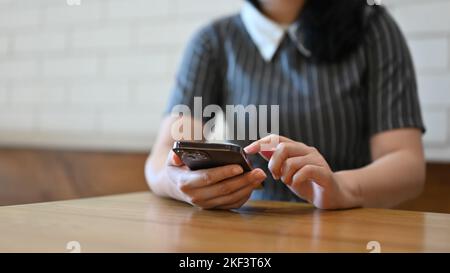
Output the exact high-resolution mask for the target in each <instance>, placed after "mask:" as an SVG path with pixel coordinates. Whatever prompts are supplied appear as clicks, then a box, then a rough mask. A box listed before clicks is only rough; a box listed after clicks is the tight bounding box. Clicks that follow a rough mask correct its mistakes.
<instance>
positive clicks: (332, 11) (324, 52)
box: [248, 0, 379, 62]
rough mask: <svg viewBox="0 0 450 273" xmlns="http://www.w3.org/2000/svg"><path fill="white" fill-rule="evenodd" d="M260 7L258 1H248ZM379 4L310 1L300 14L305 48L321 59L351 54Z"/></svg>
mask: <svg viewBox="0 0 450 273" xmlns="http://www.w3.org/2000/svg"><path fill="white" fill-rule="evenodd" d="M248 1H249V2H251V3H252V4H253V5H254V6H255V7H257V8H258V9H260V4H259V2H258V0H248ZM378 9H379V8H378V7H375V6H372V7H370V8H369V7H367V3H366V0H306V3H305V6H304V8H303V10H302V12H301V14H300V16H299V19H298V20H299V21H300V23H301V28H302V29H303V31H304V34H305V36H304V43H305V47H306V48H308V49H309V50H310V51H311V55H312V56H311V57H312V58H313V59H314V60H315V61H317V62H336V61H339V60H341V59H342V58H344V57H346V56H347V55H348V54H351V53H352V52H353V51H354V50H355V49H356V48H357V47H358V46H359V45H360V43H361V42H362V40H363V37H364V33H365V30H366V27H367V22H368V21H369V18H370V17H371V16H368V14H366V12H368V11H369V10H370V14H371V15H373V14H375V13H376V11H378Z"/></svg>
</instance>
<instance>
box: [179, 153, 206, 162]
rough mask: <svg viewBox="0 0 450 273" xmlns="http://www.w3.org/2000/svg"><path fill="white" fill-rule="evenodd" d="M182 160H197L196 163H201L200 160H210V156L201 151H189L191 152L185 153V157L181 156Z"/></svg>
mask: <svg viewBox="0 0 450 273" xmlns="http://www.w3.org/2000/svg"><path fill="white" fill-rule="evenodd" d="M181 159H182V160H185V159H186V160H190V161H192V160H195V161H199V160H207V159H209V155H208V154H207V153H205V152H201V151H189V152H184V153H183V155H182V156H181Z"/></svg>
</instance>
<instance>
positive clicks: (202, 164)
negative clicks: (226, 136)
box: [172, 141, 253, 172]
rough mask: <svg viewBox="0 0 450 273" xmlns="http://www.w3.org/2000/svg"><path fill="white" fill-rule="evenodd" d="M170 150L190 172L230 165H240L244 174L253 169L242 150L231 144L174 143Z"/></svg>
mask: <svg viewBox="0 0 450 273" xmlns="http://www.w3.org/2000/svg"><path fill="white" fill-rule="evenodd" d="M172 150H173V151H174V153H175V154H177V155H178V157H180V159H181V161H183V163H184V164H185V165H186V166H188V167H189V169H191V170H199V169H208V168H214V167H220V166H225V165H230V164H238V165H241V167H242V169H243V170H244V172H249V171H251V170H252V169H253V168H252V165H251V163H250V161H249V160H248V158H247V155H246V154H245V151H244V149H242V147H241V146H239V145H236V144H232V143H206V142H195V141H176V142H175V143H174V145H173V149H172Z"/></svg>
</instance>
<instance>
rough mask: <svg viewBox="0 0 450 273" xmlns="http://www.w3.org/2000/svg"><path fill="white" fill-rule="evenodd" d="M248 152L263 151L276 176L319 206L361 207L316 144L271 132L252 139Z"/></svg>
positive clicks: (296, 192)
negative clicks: (309, 144) (256, 139)
mask: <svg viewBox="0 0 450 273" xmlns="http://www.w3.org/2000/svg"><path fill="white" fill-rule="evenodd" d="M271 143H272V145H271ZM263 145H265V146H263ZM270 147H272V149H270ZM269 149H270V150H271V151H269ZM245 151H246V152H247V153H248V154H256V153H260V154H261V155H262V156H263V157H264V158H265V159H267V160H269V165H268V168H269V170H270V172H271V173H272V176H273V178H274V179H276V180H279V179H281V181H282V182H283V183H285V184H286V185H287V186H288V187H289V189H291V191H292V192H294V193H295V194H296V195H297V196H299V197H300V198H302V199H305V200H307V201H308V202H310V203H311V204H313V205H314V206H316V207H317V208H321V209H339V208H350V207H355V206H358V205H357V202H356V198H355V196H354V195H353V194H352V193H351V192H352V191H350V190H349V189H347V187H346V184H345V183H344V181H340V179H339V177H338V176H337V175H336V174H335V173H333V171H332V170H331V168H330V167H329V166H328V163H327V162H326V160H325V159H324V158H323V156H322V155H321V154H320V152H319V151H318V150H317V149H316V148H314V147H310V146H307V145H305V144H304V143H301V142H296V141H293V140H291V139H289V138H286V137H282V136H278V135H269V136H267V137H264V138H262V139H260V140H258V141H255V142H253V143H252V144H250V145H249V146H247V147H246V148H245Z"/></svg>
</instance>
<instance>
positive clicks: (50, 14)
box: [0, 0, 450, 160]
mask: <svg viewBox="0 0 450 273" xmlns="http://www.w3.org/2000/svg"><path fill="white" fill-rule="evenodd" d="M66 1H67V0H38V1H36V0H0V144H2V145H19V144H20V145H45V146H65V147H67V146H68V147H81V148H114V149H144V150H145V149H148V148H149V147H150V146H151V143H152V140H153V139H154V136H155V134H156V133H157V130H158V123H159V119H160V117H161V112H162V111H163V108H164V105H165V102H166V101H167V97H168V95H169V90H170V87H171V84H172V82H173V76H174V74H175V70H176V68H177V65H178V63H179V58H180V55H181V52H182V50H183V48H184V46H185V44H186V42H187V40H188V39H189V37H190V36H191V34H192V33H193V31H194V30H195V29H197V28H198V27H199V26H200V25H202V24H205V23H206V22H208V21H210V20H211V19H213V18H215V17H217V16H221V15H225V14H229V13H233V12H235V11H237V10H238V9H239V6H240V5H241V2H242V1H243V0H222V1H217V0H216V1H212V0H128V1H124V0H80V2H81V5H79V6H69V5H68V4H67V2H66ZM384 3H385V4H386V5H387V6H388V7H389V8H390V9H391V11H392V13H393V15H394V17H395V18H396V19H397V20H398V22H399V24H400V26H401V27H402V29H403V30H404V32H405V35H406V37H407V39H408V43H409V45H410V48H411V51H412V54H413V57H414V61H415V64H416V68H417V72H418V76H419V87H420V94H419V95H420V98H421V103H422V106H423V110H424V117H425V121H426V123H427V127H428V133H427V135H426V137H425V141H426V146H427V156H428V158H429V159H434V160H450V132H449V131H450V129H449V128H450V0H429V1H420V0H384Z"/></svg>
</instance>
